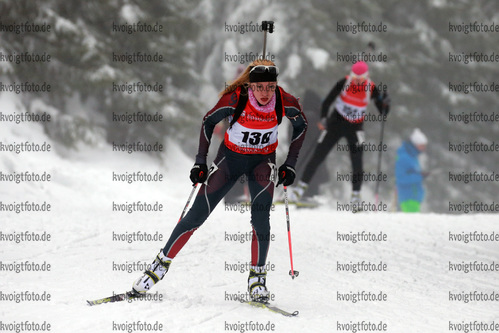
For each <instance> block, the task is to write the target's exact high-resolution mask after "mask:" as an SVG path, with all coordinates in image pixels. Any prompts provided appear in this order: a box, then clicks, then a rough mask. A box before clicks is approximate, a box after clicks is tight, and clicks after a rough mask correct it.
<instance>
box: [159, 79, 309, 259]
mask: <svg viewBox="0 0 499 333" xmlns="http://www.w3.org/2000/svg"><path fill="white" fill-rule="evenodd" d="M276 89H280V95H281V103H282V104H281V105H282V109H281V112H282V116H283V117H284V116H286V117H287V118H288V119H289V120H290V121H291V124H292V126H293V133H292V138H291V144H290V147H289V152H288V156H287V158H286V161H285V164H287V165H290V166H292V167H294V166H295V164H296V161H297V159H298V153H299V151H300V148H301V145H302V143H303V140H304V137H305V132H306V128H307V120H306V118H305V115H304V114H303V113H302V110H301V107H300V105H299V103H298V100H297V99H296V98H295V97H293V96H292V95H290V94H288V93H286V92H285V91H284V90H283V89H282V88H280V87H277V88H276ZM240 93H241V88H240V87H239V88H238V89H237V90H236V91H235V92H232V93H228V94H225V95H223V96H222V97H221V98H220V100H219V101H218V103H217V104H216V105H215V107H214V108H213V109H211V110H210V111H209V112H208V113H207V114H206V115H205V117H204V118H203V124H202V127H201V135H200V139H199V150H198V154H197V155H196V163H202V164H206V157H207V154H208V148H209V145H210V141H211V136H212V133H213V130H214V128H215V125H216V124H217V123H218V122H220V121H222V120H224V119H227V120H229V121H230V120H232V116H233V115H234V112H235V110H236V106H237V104H238V101H239V96H240ZM274 96H276V95H274ZM276 112H278V111H275V110H274V112H270V113H266V114H262V112H259V111H258V110H257V109H255V108H254V107H253V106H252V105H251V102H250V101H248V102H247V103H246V106H245V108H244V110H243V112H242V114H241V116H239V118H238V119H237V122H235V123H234V124H233V125H232V126H231V127H230V128H229V129H228V130H227V133H226V135H225V140H224V142H222V144H221V145H220V148H219V150H218V154H217V157H216V158H215V160H214V161H213V164H212V166H211V167H210V170H209V174H208V178H207V180H206V181H205V182H204V183H203V184H202V185H201V188H200V189H199V192H198V194H197V196H196V199H195V201H194V203H193V205H192V208H191V209H190V210H189V212H188V213H187V214H186V215H185V217H184V218H183V219H182V220H181V221H180V222H179V223H178V224H177V226H176V227H175V229H174V230H173V232H172V234H171V236H170V238H169V239H168V241H167V243H166V245H165V247H164V248H163V253H164V254H165V255H166V256H167V257H169V258H174V257H175V256H176V255H177V253H178V252H179V251H180V250H181V249H182V247H183V246H184V245H185V244H186V243H187V241H188V240H189V238H190V237H191V235H192V234H193V233H194V231H196V230H197V229H198V228H199V227H200V226H201V225H202V224H203V223H204V221H205V220H206V219H207V218H208V216H209V215H210V213H211V212H212V211H213V209H214V208H215V206H216V205H217V204H218V203H219V202H220V200H221V199H222V198H223V197H224V196H225V194H226V193H227V192H228V191H229V190H230V189H231V187H232V186H233V185H234V184H235V182H236V181H238V180H239V178H240V177H241V176H243V175H245V177H246V179H247V181H248V187H249V191H250V194H251V225H252V227H253V238H252V244H251V264H252V265H253V266H263V265H265V261H266V258H267V252H268V249H269V240H270V221H269V216H270V208H271V206H272V198H273V194H274V184H275V178H276V167H275V158H276V157H275V149H276V147H277V127H278V121H277V116H276ZM283 117H282V118H283Z"/></svg>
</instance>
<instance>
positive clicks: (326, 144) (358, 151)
mask: <svg viewBox="0 0 499 333" xmlns="http://www.w3.org/2000/svg"><path fill="white" fill-rule="evenodd" d="M329 119H330V120H329V121H328V125H327V133H326V135H325V136H324V137H323V138H322V141H320V142H318V143H317V146H316V147H315V150H314V153H313V155H312V157H311V158H310V160H309V162H308V164H307V166H306V167H305V170H304V171H303V177H302V179H301V180H302V181H303V182H305V183H307V184H308V183H310V180H311V179H312V177H313V176H314V174H315V171H316V170H317V168H318V167H319V165H320V164H321V163H322V162H323V161H324V159H325V158H326V156H327V154H329V152H330V151H331V149H333V147H334V146H335V145H336V143H337V142H338V141H339V140H340V139H341V138H342V137H345V138H346V139H347V141H348V151H349V152H350V160H351V161H352V169H353V177H352V189H353V191H360V188H361V186H362V178H363V174H364V170H363V168H362V150H363V149H362V144H359V138H358V133H357V132H360V131H362V128H363V126H362V123H358V124H352V123H350V122H348V121H347V120H345V119H344V118H343V117H342V116H341V115H340V114H339V113H338V112H337V111H336V110H334V112H333V115H332V116H331V118H329ZM361 143H362V142H361Z"/></svg>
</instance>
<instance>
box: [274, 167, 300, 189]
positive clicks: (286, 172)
mask: <svg viewBox="0 0 499 333" xmlns="http://www.w3.org/2000/svg"><path fill="white" fill-rule="evenodd" d="M278 177H279V181H278V182H277V186H279V185H280V184H282V185H284V186H289V185H291V184H293V182H294V181H295V177H296V172H295V169H294V168H293V167H292V166H290V165H287V164H283V165H281V167H280V168H279V172H278Z"/></svg>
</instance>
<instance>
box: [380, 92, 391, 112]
mask: <svg viewBox="0 0 499 333" xmlns="http://www.w3.org/2000/svg"><path fill="white" fill-rule="evenodd" d="M391 102H392V100H391V98H390V95H388V93H387V92H386V91H385V92H384V93H383V97H381V103H382V104H381V112H383V114H384V115H387V114H388V112H390V104H391Z"/></svg>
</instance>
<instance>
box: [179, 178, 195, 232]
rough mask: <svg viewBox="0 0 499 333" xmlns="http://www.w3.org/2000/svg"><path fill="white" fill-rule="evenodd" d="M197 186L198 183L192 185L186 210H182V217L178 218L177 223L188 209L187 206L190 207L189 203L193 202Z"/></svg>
mask: <svg viewBox="0 0 499 333" xmlns="http://www.w3.org/2000/svg"><path fill="white" fill-rule="evenodd" d="M197 186H198V183H196V184H194V185H192V191H191V194H190V195H189V199H187V203H186V204H185V207H184V210H183V211H182V214H180V218H179V219H178V221H177V223H179V222H180V220H181V219H182V218H183V217H184V214H185V212H186V211H187V208H188V207H189V204H190V203H191V200H192V196H193V195H194V192H196V188H197Z"/></svg>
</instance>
